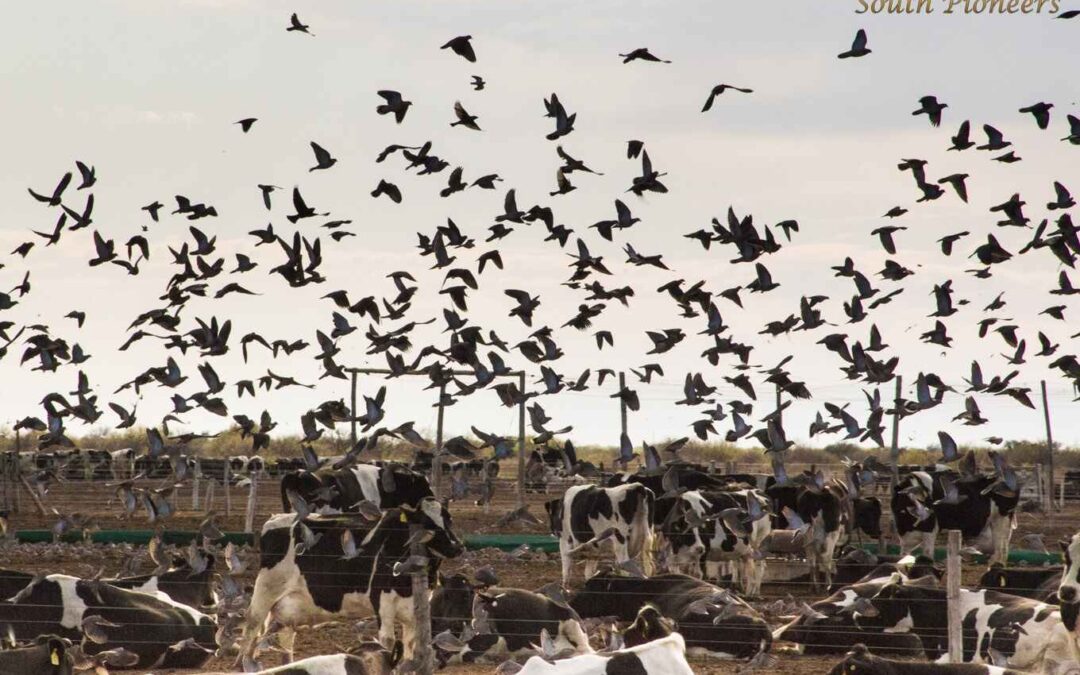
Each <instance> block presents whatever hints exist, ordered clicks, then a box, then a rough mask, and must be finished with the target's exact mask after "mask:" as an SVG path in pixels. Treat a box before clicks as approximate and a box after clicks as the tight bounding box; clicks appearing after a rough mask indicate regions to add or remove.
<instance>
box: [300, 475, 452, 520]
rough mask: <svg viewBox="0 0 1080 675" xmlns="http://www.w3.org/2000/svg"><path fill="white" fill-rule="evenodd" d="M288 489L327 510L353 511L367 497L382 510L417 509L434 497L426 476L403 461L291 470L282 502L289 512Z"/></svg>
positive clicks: (326, 511) (315, 505) (314, 507)
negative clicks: (336, 467)
mask: <svg viewBox="0 0 1080 675" xmlns="http://www.w3.org/2000/svg"><path fill="white" fill-rule="evenodd" d="M289 491H293V492H295V493H296V494H298V495H299V496H300V497H302V498H303V499H304V500H305V501H306V502H308V504H310V505H311V507H312V508H313V509H320V508H321V509H322V511H323V512H325V513H343V512H354V511H356V508H355V507H356V504H358V503H359V502H361V501H364V500H367V501H369V502H372V503H373V504H375V505H376V506H378V507H379V508H382V509H392V508H397V507H399V506H402V505H408V506H411V507H414V508H415V507H416V506H417V505H418V504H419V503H420V502H421V500H423V499H425V498H427V497H431V496H432V492H431V485H430V484H428V480H427V478H426V477H425V476H423V475H421V474H419V473H416V472H415V471H412V470H410V469H409V468H408V467H405V466H403V465H401V464H388V465H385V466H376V465H375V464H355V465H353V466H350V467H348V468H345V469H319V470H317V471H294V472H291V473H288V474H286V475H285V476H283V477H282V478H281V504H282V507H283V508H284V509H285V511H286V512H288V511H289V510H290V504H289V497H288V492H289Z"/></svg>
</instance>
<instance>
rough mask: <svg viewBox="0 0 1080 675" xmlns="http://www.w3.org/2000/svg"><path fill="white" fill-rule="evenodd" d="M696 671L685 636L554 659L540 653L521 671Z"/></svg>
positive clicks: (632, 674) (593, 674)
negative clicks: (604, 652) (687, 653)
mask: <svg viewBox="0 0 1080 675" xmlns="http://www.w3.org/2000/svg"><path fill="white" fill-rule="evenodd" d="M621 673H626V674H627V675H694V671H693V670H691V669H690V664H688V663H687V662H686V646H685V643H684V642H683V639H682V636H681V635H679V634H678V633H672V634H671V635H668V636H667V637H663V638H660V639H659V640H654V641H652V642H647V643H645V644H643V645H639V646H637V647H629V648H627V649H621V650H619V651H617V652H612V653H610V654H583V655H581V656H575V657H572V658H569V659H563V660H561V661H556V662H554V663H548V662H547V661H545V660H543V659H542V658H540V657H539V656H534V657H532V658H531V659H529V660H528V661H526V662H525V665H524V667H522V669H521V670H519V671H518V675H616V674H621Z"/></svg>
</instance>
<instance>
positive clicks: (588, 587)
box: [570, 570, 772, 658]
mask: <svg viewBox="0 0 1080 675" xmlns="http://www.w3.org/2000/svg"><path fill="white" fill-rule="evenodd" d="M646 604H652V605H653V606H654V607H655V608H656V609H657V610H658V611H659V612H660V613H661V614H662V615H663V616H665V617H667V618H669V619H673V620H674V621H675V623H676V626H677V630H678V631H679V633H681V634H682V636H683V638H685V640H686V644H687V646H688V648H689V649H690V652H691V653H695V652H699V653H706V654H709V655H712V656H726V657H735V658H749V657H751V656H753V655H754V654H756V653H757V652H759V651H763V650H764V651H767V650H768V649H769V647H770V646H771V645H772V633H771V631H770V630H769V625H768V624H767V623H766V622H765V621H764V620H763V619H762V618H761V616H760V615H759V614H758V613H757V611H756V610H754V609H753V608H752V607H750V606H749V605H747V604H746V603H744V602H743V601H742V600H739V599H738V598H736V597H735V596H733V595H732V594H731V593H728V592H727V591H724V590H722V589H720V588H719V587H717V586H714V585H713V584H710V583H708V582H706V581H702V580H700V579H694V578H691V577H688V576H685V575H682V574H662V575H658V576H655V577H649V578H645V579H643V578H639V577H633V576H630V575H626V574H620V573H618V572H614V571H610V570H603V571H601V572H600V573H598V574H596V575H595V576H593V577H592V578H590V579H588V580H587V581H586V582H585V585H584V587H582V589H581V590H579V591H577V592H576V593H574V595H573V597H572V598H571V600H570V606H571V607H572V608H573V609H574V610H576V611H577V612H578V613H579V614H580V615H581V616H583V617H601V616H615V617H618V618H619V620H620V621H634V620H635V619H636V618H637V616H638V611H639V610H640V608H641V607H642V606H643V605H646Z"/></svg>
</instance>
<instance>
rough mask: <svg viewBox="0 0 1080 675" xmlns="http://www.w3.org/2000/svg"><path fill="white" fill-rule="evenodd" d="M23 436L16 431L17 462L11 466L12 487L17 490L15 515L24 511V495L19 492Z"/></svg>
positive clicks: (19, 431)
mask: <svg viewBox="0 0 1080 675" xmlns="http://www.w3.org/2000/svg"><path fill="white" fill-rule="evenodd" d="M21 455H22V434H21V430H19V429H16V430H15V461H14V463H13V464H12V466H11V485H12V487H14V488H15V513H19V512H20V511H22V494H21V491H20V490H19V484H18V483H17V482H16V481H18V480H19V474H20V473H21V472H22V457H21Z"/></svg>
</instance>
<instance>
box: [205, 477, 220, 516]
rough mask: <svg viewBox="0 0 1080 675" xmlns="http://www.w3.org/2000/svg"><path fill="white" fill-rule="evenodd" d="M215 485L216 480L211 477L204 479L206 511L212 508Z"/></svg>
mask: <svg viewBox="0 0 1080 675" xmlns="http://www.w3.org/2000/svg"><path fill="white" fill-rule="evenodd" d="M215 485H217V481H216V480H214V479H213V478H211V479H210V480H208V481H206V500H205V508H206V510H207V512H209V511H213V510H214V486H215Z"/></svg>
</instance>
